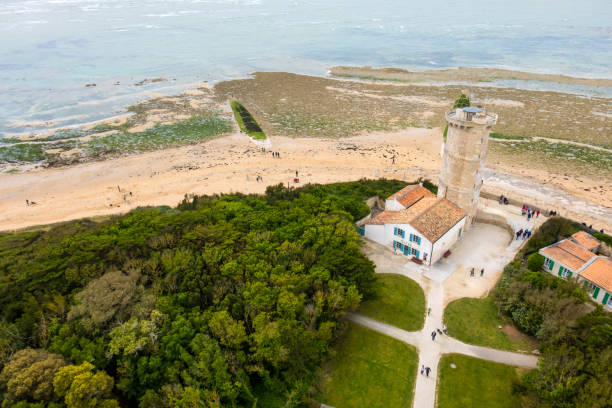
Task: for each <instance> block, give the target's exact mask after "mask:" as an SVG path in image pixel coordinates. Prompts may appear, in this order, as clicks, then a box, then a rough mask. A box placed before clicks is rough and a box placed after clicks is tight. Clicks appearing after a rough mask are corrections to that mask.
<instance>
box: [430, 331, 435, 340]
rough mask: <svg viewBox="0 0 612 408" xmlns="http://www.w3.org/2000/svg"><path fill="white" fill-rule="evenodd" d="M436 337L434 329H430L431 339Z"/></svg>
mask: <svg viewBox="0 0 612 408" xmlns="http://www.w3.org/2000/svg"><path fill="white" fill-rule="evenodd" d="M435 339H436V331H435V330H434V331H432V332H431V341H434V340H435Z"/></svg>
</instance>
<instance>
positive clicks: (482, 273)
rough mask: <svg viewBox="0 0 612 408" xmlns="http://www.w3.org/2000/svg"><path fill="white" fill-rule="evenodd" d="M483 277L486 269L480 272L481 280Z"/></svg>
mask: <svg viewBox="0 0 612 408" xmlns="http://www.w3.org/2000/svg"><path fill="white" fill-rule="evenodd" d="M482 275H484V268H482V269H481V270H480V277H481V278H482Z"/></svg>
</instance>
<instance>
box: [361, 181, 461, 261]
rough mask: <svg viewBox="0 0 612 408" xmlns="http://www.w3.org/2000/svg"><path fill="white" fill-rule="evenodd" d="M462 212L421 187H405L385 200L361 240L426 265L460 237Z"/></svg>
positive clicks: (368, 224) (437, 257)
mask: <svg viewBox="0 0 612 408" xmlns="http://www.w3.org/2000/svg"><path fill="white" fill-rule="evenodd" d="M465 221H466V213H465V211H463V210H462V209H461V208H459V207H457V206H456V205H455V204H453V203H452V202H450V201H449V200H447V199H446V198H439V197H436V195H435V194H433V193H432V192H431V191H429V190H427V189H426V188H424V187H423V186H422V185H419V184H415V185H409V186H407V187H405V188H403V189H402V190H400V191H398V192H397V193H395V194H393V195H391V196H390V197H389V198H387V200H386V201H385V210H384V211H383V212H381V213H380V214H378V215H377V216H375V217H373V218H372V219H370V220H369V221H368V222H366V224H365V228H364V229H365V234H364V235H365V237H366V238H368V239H371V240H372V241H375V242H378V243H379V244H381V245H385V246H389V247H392V248H393V249H394V250H395V251H396V253H402V254H404V255H405V256H407V257H410V258H411V259H413V258H414V259H415V260H418V262H422V263H424V264H426V265H431V264H433V263H435V262H436V261H438V260H439V259H440V258H441V257H442V256H443V255H444V254H445V253H446V252H447V251H448V250H449V249H450V248H451V247H452V246H453V245H454V244H455V243H456V242H457V241H458V240H459V239H460V238H461V234H462V232H463V230H464V228H465Z"/></svg>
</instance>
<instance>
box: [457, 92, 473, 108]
mask: <svg viewBox="0 0 612 408" xmlns="http://www.w3.org/2000/svg"><path fill="white" fill-rule="evenodd" d="M468 106H470V98H468V97H467V95H466V94H464V93H462V94H461V95H459V98H457V100H456V101H455V104H454V105H453V109H457V108H467V107H468Z"/></svg>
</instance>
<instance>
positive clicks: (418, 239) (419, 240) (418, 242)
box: [417, 237, 421, 245]
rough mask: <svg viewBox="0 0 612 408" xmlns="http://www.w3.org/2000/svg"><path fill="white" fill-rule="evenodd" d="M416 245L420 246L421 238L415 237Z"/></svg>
mask: <svg viewBox="0 0 612 408" xmlns="http://www.w3.org/2000/svg"><path fill="white" fill-rule="evenodd" d="M417 244H419V245H421V237H417Z"/></svg>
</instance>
